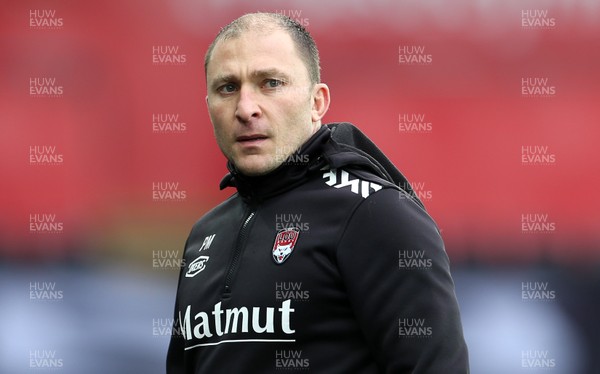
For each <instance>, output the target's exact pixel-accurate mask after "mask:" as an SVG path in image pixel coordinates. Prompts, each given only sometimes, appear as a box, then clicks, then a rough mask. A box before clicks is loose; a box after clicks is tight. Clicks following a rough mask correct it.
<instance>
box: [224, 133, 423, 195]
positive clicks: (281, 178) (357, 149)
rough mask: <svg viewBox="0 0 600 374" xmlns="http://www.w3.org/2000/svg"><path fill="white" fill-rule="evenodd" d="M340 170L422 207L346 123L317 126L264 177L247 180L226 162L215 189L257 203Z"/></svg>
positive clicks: (389, 165)
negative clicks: (393, 189)
mask: <svg viewBox="0 0 600 374" xmlns="http://www.w3.org/2000/svg"><path fill="white" fill-rule="evenodd" d="M342 167H351V168H354V169H362V170H367V171H368V172H370V173H373V174H375V175H376V176H378V177H380V178H382V179H384V180H386V181H388V182H390V183H392V184H394V185H396V186H397V187H399V188H401V189H403V190H404V191H406V192H407V193H408V194H409V195H410V196H412V197H413V199H414V200H415V201H416V202H417V203H418V204H419V205H420V206H422V207H423V203H421V201H420V200H419V199H418V197H417V195H416V194H415V192H414V191H413V189H412V187H411V186H410V183H408V181H407V179H406V178H405V177H404V175H402V173H401V172H400V171H399V170H398V168H396V166H395V165H394V164H393V163H392V162H391V161H390V160H389V159H388V158H387V156H386V155H385V154H383V152H382V151H381V150H380V149H379V148H378V147H377V146H376V145H375V144H374V143H373V142H372V141H371V140H370V139H369V138H368V137H367V136H366V135H365V134H364V133H363V132H362V131H360V130H359V129H358V128H357V127H355V126H354V125H352V124H351V123H348V122H340V123H330V124H327V125H323V126H321V128H320V129H319V130H318V131H317V132H316V133H315V134H314V135H313V136H312V137H310V138H309V139H308V140H307V141H306V143H304V145H303V146H302V147H301V148H300V149H299V150H298V151H297V152H295V153H294V154H292V155H291V156H290V157H289V158H288V160H287V161H285V162H284V163H282V164H281V165H280V166H279V167H277V168H276V169H275V170H273V171H271V172H269V173H268V174H265V175H261V176H256V177H249V176H246V175H243V174H241V173H240V172H239V171H238V170H237V169H236V168H235V166H234V165H233V164H232V163H231V162H228V163H227V168H228V169H229V174H227V175H226V176H225V177H224V178H223V180H222V181H221V184H220V185H219V187H220V188H221V189H224V188H226V187H235V188H237V190H238V192H239V194H240V196H241V197H242V198H243V199H245V200H246V201H248V202H258V201H261V200H264V199H267V198H269V197H272V196H275V195H278V194H280V193H283V192H285V191H288V190H290V189H292V188H294V187H296V186H298V185H300V184H302V183H303V182H305V181H306V179H307V177H308V176H309V175H311V174H313V173H315V172H317V171H319V170H320V169H324V168H332V169H337V168H342Z"/></svg>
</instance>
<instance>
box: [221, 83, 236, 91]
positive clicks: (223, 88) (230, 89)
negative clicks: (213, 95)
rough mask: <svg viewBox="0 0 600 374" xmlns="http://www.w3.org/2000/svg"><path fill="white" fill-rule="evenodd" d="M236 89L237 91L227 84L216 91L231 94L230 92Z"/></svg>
mask: <svg viewBox="0 0 600 374" xmlns="http://www.w3.org/2000/svg"><path fill="white" fill-rule="evenodd" d="M236 89H237V87H236V86H235V84H233V83H227V84H224V85H222V86H221V87H219V89H218V91H219V92H220V93H232V92H235V90H236Z"/></svg>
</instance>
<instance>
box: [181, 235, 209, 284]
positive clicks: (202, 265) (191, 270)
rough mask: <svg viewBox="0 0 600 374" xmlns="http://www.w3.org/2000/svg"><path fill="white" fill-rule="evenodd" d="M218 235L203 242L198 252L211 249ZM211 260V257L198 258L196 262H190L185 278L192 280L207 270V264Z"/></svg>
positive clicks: (206, 238)
mask: <svg viewBox="0 0 600 374" xmlns="http://www.w3.org/2000/svg"><path fill="white" fill-rule="evenodd" d="M216 235H217V234H212V235H209V236H207V237H205V238H204V241H203V242H202V246H201V247H200V249H199V250H198V252H202V251H205V250H207V249H208V248H209V247H210V245H211V244H212V242H213V240H214V239H215V236H216ZM209 259H210V256H198V257H197V258H196V259H195V260H194V261H192V262H190V265H189V266H188V270H187V272H186V273H185V276H186V277H187V278H192V277H194V276H195V275H196V274H198V273H200V272H201V271H202V270H204V269H206V263H207V262H208V260H209Z"/></svg>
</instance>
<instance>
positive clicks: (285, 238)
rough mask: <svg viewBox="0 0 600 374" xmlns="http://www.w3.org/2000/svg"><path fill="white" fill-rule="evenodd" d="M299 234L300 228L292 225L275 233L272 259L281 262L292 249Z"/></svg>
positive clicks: (288, 255)
mask: <svg viewBox="0 0 600 374" xmlns="http://www.w3.org/2000/svg"><path fill="white" fill-rule="evenodd" d="M299 235H300V230H299V229H297V228H294V227H291V228H288V229H283V230H281V231H279V232H278V233H277V236H276V237H275V244H273V260H274V261H275V263H276V264H283V262H284V261H285V260H287V259H288V257H290V255H291V254H292V252H293V251H294V246H295V245H296V241H297V240H298V236H299Z"/></svg>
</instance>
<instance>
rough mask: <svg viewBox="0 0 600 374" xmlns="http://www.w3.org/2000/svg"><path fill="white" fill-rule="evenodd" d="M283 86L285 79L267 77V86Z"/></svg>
mask: <svg viewBox="0 0 600 374" xmlns="http://www.w3.org/2000/svg"><path fill="white" fill-rule="evenodd" d="M281 86H283V81H281V80H279V79H267V81H266V87H267V88H277V87H281Z"/></svg>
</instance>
